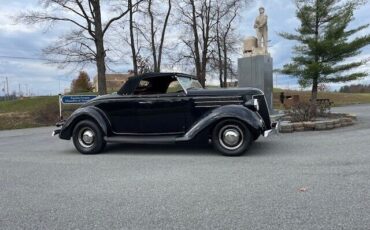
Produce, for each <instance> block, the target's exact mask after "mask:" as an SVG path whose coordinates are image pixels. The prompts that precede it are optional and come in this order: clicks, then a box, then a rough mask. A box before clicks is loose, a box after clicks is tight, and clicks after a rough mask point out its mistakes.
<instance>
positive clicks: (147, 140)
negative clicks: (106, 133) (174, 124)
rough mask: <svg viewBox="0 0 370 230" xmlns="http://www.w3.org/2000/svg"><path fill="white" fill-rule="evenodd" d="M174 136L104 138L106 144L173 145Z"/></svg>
mask: <svg viewBox="0 0 370 230" xmlns="http://www.w3.org/2000/svg"><path fill="white" fill-rule="evenodd" d="M176 138H177V137H176V136H165V137H163V136H161V137H153V136H143V137H137V136H133V137H132V136H121V137H119V136H115V137H105V138H104V140H105V141H106V142H111V143H128V144H174V143H175V142H176Z"/></svg>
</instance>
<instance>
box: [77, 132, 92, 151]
mask: <svg viewBox="0 0 370 230" xmlns="http://www.w3.org/2000/svg"><path fill="white" fill-rule="evenodd" d="M78 141H79V142H80V144H81V145H82V146H83V147H84V148H89V147H91V146H92V145H93V144H94V141H95V133H94V131H93V130H91V129H89V128H86V129H81V130H80V132H79V135H78Z"/></svg>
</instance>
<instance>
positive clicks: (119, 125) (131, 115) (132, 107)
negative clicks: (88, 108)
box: [97, 96, 139, 134]
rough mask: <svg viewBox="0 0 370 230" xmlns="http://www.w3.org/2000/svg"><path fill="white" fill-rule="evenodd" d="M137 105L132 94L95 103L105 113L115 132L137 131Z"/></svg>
mask: <svg viewBox="0 0 370 230" xmlns="http://www.w3.org/2000/svg"><path fill="white" fill-rule="evenodd" d="M137 106H138V101H137V100H136V99H135V97H133V96H117V97H116V98H112V99H109V100H106V101H105V102H103V103H101V104H99V105H97V107H99V108H100V109H101V110H102V111H104V112H105V113H106V115H107V117H108V118H109V120H110V123H111V126H112V132H113V133H115V134H129V133H136V132H137V130H138V126H139V119H138V117H137V109H136V108H137Z"/></svg>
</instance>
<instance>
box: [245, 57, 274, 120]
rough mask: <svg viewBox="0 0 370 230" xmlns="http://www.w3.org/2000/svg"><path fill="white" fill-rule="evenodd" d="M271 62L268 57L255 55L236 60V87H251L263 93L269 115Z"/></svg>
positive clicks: (271, 87)
mask: <svg viewBox="0 0 370 230" xmlns="http://www.w3.org/2000/svg"><path fill="white" fill-rule="evenodd" d="M272 66H273V60H272V58H271V56H270V55H256V56H250V57H243V58H239V59H238V86H239V87H253V88H258V89H260V90H262V91H263V92H264V93H265V97H266V100H267V105H268V107H269V110H270V113H273V107H272V101H273V99H272V90H273V79H272V73H273V67H272Z"/></svg>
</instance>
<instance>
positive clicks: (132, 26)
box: [128, 0, 138, 75]
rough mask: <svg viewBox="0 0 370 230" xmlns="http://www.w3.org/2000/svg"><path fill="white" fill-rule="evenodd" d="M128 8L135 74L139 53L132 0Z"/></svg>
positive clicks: (136, 73) (129, 0)
mask: <svg viewBox="0 0 370 230" xmlns="http://www.w3.org/2000/svg"><path fill="white" fill-rule="evenodd" d="M128 8H129V10H130V22H129V24H130V43H131V44H130V45H131V53H132V64H133V67H134V74H135V75H138V67H137V54H136V48H135V38H134V21H133V20H134V19H133V15H134V12H133V9H132V0H128Z"/></svg>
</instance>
